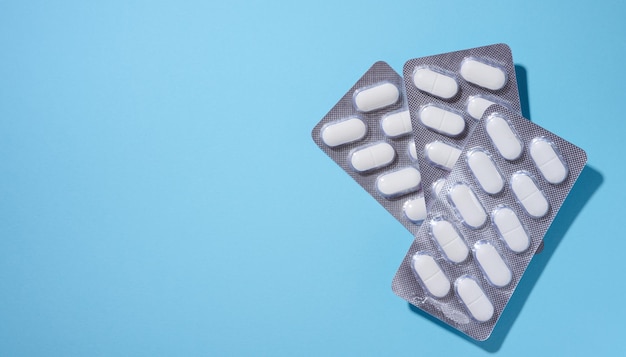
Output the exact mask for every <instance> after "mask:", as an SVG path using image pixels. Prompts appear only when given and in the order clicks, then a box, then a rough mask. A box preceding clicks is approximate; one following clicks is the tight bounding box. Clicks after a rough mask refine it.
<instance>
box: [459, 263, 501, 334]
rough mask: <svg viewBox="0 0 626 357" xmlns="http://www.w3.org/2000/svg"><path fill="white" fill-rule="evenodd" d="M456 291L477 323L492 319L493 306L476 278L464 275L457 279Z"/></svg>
mask: <svg viewBox="0 0 626 357" xmlns="http://www.w3.org/2000/svg"><path fill="white" fill-rule="evenodd" d="M454 289H455V290H456V294H457V295H458V296H459V298H460V299H461V302H462V303H463V305H465V307H466V308H467V311H469V313H470V315H472V317H473V318H474V319H475V320H476V321H479V322H485V321H488V320H489V319H491V317H492V316H493V312H494V308H493V304H492V303H491V301H490V300H489V298H488V297H487V295H485V292H484V291H483V289H482V288H481V287H480V285H478V282H476V280H474V278H472V277H470V276H467V275H464V276H462V277H460V278H458V279H456V281H455V282H454Z"/></svg>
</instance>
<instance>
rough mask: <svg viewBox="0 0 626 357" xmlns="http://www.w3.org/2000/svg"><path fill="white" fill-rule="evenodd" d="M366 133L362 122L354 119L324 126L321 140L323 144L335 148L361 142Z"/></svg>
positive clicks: (365, 127)
mask: <svg viewBox="0 0 626 357" xmlns="http://www.w3.org/2000/svg"><path fill="white" fill-rule="evenodd" d="M366 133H367V126H366V125H365V123H364V122H363V120H361V119H359V118H356V117H354V118H349V119H346V120H341V121H336V122H333V123H328V124H326V125H324V126H323V127H322V132H321V138H322V141H323V142H324V144H326V145H328V146H330V147H335V146H339V145H343V144H348V143H352V142H355V141H358V140H361V139H363V137H364V136H365V134H366Z"/></svg>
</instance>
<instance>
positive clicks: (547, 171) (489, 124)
mask: <svg viewBox="0 0 626 357" xmlns="http://www.w3.org/2000/svg"><path fill="white" fill-rule="evenodd" d="M586 161H587V157H586V154H585V152H584V151H583V150H582V149H580V148H578V147H577V146H575V145H573V144H571V143H569V142H567V141H565V140H564V139H562V138H560V137H558V136H557V135H555V134H553V133H551V132H549V131H547V130H545V129H543V128H541V127H540V126H539V125H537V124H535V123H532V122H531V121H529V120H527V119H525V118H523V117H522V116H521V115H520V114H518V113H517V112H516V111H513V110H510V109H508V108H505V107H503V106H499V105H492V106H490V107H489V108H488V109H487V110H485V111H484V114H483V116H482V119H481V120H480V121H479V122H478V125H477V126H476V130H475V131H474V132H473V133H472V135H471V136H470V137H469V139H468V141H467V142H466V143H465V147H464V148H463V149H462V150H461V152H460V154H459V159H458V161H457V162H456V164H455V165H454V166H453V167H452V168H451V172H450V173H449V175H448V176H447V178H446V180H445V183H444V184H443V185H442V187H441V189H440V190H439V192H438V193H437V194H436V195H435V196H434V200H433V203H432V205H431V206H430V207H429V211H428V215H427V218H426V220H425V221H424V224H422V226H421V227H420V229H419V231H418V232H417V234H416V236H415V240H414V242H413V244H412V245H411V248H410V249H409V251H408V253H407V254H406V256H405V258H404V260H403V262H402V264H401V266H400V268H399V270H398V272H397V273H396V276H395V278H394V279H393V283H392V289H393V291H394V292H395V293H396V294H397V295H398V296H400V297H401V298H403V299H405V300H406V301H408V302H409V303H411V304H413V305H415V306H416V307H418V308H420V309H422V310H424V311H426V312H427V313H429V314H431V315H433V316H434V317H436V318H438V319H440V320H441V321H443V322H445V323H447V324H449V325H451V326H452V327H454V328H456V329H458V330H460V331H462V332H464V333H465V334H467V335H469V336H470V337H472V338H475V339H477V340H485V339H486V338H488V337H489V335H490V334H491V332H492V330H493V328H494V326H495V324H496V322H497V321H498V318H499V317H500V315H501V313H502V311H503V309H504V307H505V306H506V304H507V302H508V301H509V299H510V297H511V295H512V294H513V291H514V290H515V287H516V286H517V284H518V282H519V281H520V279H521V277H522V274H523V273H524V271H525V270H526V267H527V266H528V264H529V263H530V261H531V258H532V256H533V254H534V252H535V250H536V249H537V247H538V246H539V244H540V242H541V240H542V239H543V237H544V235H545V234H546V232H547V230H548V228H549V227H550V224H551V223H552V221H553V219H554V217H555V216H556V214H557V213H558V211H559V208H560V207H561V205H562V204H563V201H564V200H565V198H566V197H567V195H568V193H569V192H570V190H571V188H572V186H573V185H574V183H575V182H576V179H577V178H578V176H579V174H580V173H581V171H582V169H583V167H584V166H585V163H586Z"/></svg>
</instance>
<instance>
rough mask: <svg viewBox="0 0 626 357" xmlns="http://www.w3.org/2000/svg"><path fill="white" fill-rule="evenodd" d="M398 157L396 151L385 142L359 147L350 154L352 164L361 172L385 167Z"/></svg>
mask: <svg viewBox="0 0 626 357" xmlns="http://www.w3.org/2000/svg"><path fill="white" fill-rule="evenodd" d="M395 157H396V151H395V150H394V149H393V147H392V146H391V145H389V144H387V143H385V142H383V143H377V144H374V145H369V146H366V147H363V148H358V149H356V150H355V151H354V152H352V154H351V155H350V164H351V165H352V167H353V168H354V169H355V170H356V171H359V172H364V171H369V170H374V169H378V168H381V167H385V166H387V165H389V164H391V162H392V161H393V159H394V158H395Z"/></svg>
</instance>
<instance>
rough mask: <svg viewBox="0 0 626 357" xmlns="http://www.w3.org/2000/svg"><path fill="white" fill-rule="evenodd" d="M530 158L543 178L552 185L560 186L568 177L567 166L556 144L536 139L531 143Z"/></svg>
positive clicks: (543, 139) (544, 139)
mask: <svg viewBox="0 0 626 357" xmlns="http://www.w3.org/2000/svg"><path fill="white" fill-rule="evenodd" d="M529 151H530V157H531V158H532V159H533V162H534V163H535V166H537V169H539V172H540V173H541V176H543V178H544V179H546V181H548V182H549V183H551V184H554V185H556V184H559V183H561V182H563V181H564V180H565V178H566V177H567V171H568V170H567V166H566V165H565V162H563V158H562V156H561V155H560V153H559V152H558V149H557V148H556V147H555V146H554V144H553V143H552V142H551V141H550V140H548V139H546V138H534V139H533V140H532V141H531V143H530V149H529Z"/></svg>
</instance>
